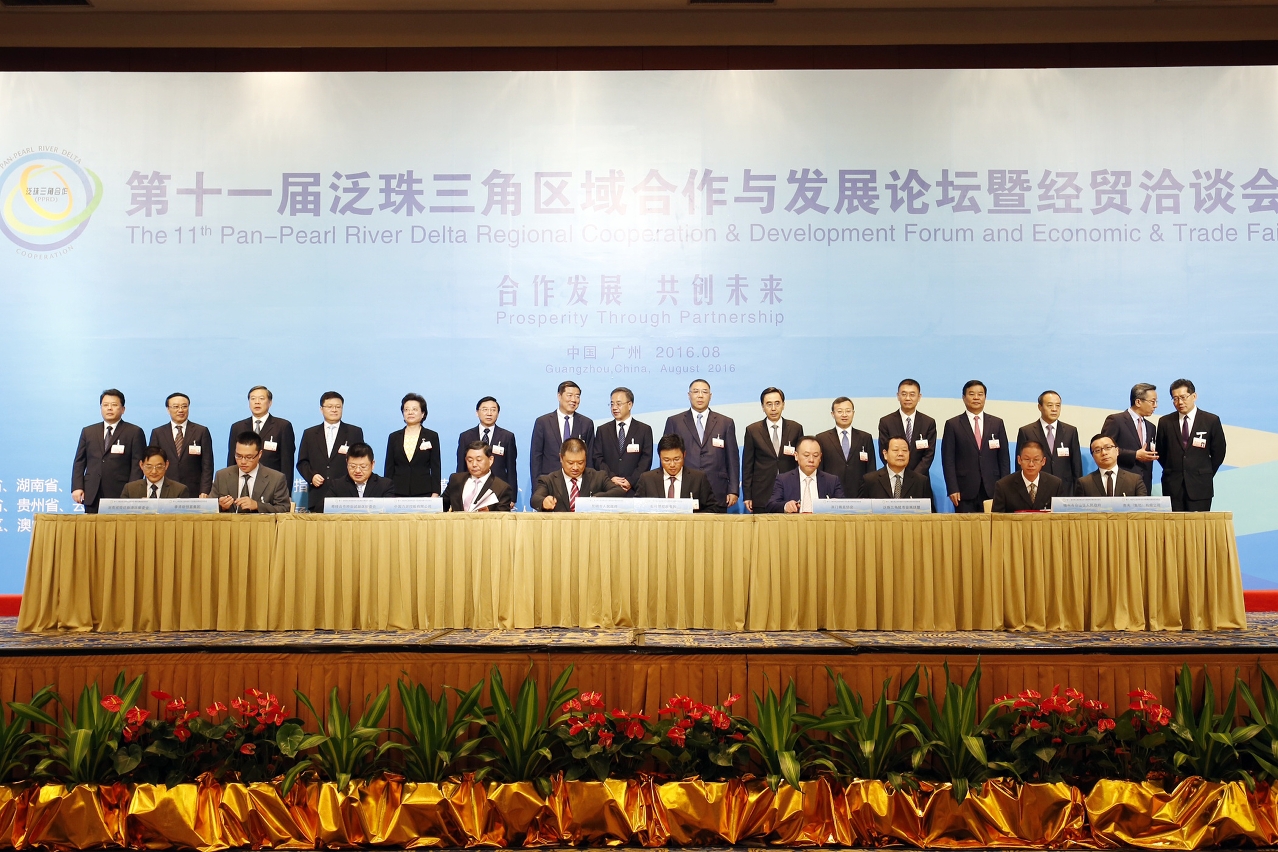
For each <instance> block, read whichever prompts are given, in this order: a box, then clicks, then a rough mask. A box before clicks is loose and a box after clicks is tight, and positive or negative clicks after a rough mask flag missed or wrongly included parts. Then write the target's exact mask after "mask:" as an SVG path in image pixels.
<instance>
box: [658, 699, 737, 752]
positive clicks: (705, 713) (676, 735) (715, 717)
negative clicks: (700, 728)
mask: <svg viewBox="0 0 1278 852" xmlns="http://www.w3.org/2000/svg"><path fill="white" fill-rule="evenodd" d="M740 700H741V696H740V695H735V694H734V695H729V696H728V697H727V698H726V699H724V702H723V704H722V706H719V707H715V706H714V705H711V704H702V703H701V702H699V701H693V700H692V699H691V698H689V697H688V696H686V695H675V696H674V697H673V698H671V699H670V700H669V701H667V702H666V705H665V706H664V707H662V708H661V709H660V710H658V711H657V714H658V715H660V716H677V715H680V714H682V715H683V718H681V719H679V720H677V721H675V723H674V724H673V725H671V726H670V730H669V731H667V732H666V736H667V737H668V738H669V739H670V741H671V742H672V743H674V744H675V745H677V746H680V747H682V746H683V745H684V744H685V743H686V742H687V739H688V731H690V730H691V729H692V727H693V726H694V725H695V724H696V723H697V722H700V721H701V720H702V719H708V720H709V722H710V727H711V728H713V729H714V730H717V731H726V730H728V729H729V728H731V727H732V715H731V714H730V713H728V712H727V708H729V707H731V706H732V705H733V704H736V703H737V702H738V701H740ZM729 737H730V738H732V739H736V740H741V739H744V738H745V735H744V734H742V733H740V732H737V733H734V734H730V735H729Z"/></svg>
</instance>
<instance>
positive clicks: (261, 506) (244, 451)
mask: <svg viewBox="0 0 1278 852" xmlns="http://www.w3.org/2000/svg"><path fill="white" fill-rule="evenodd" d="M288 483H289V478H288V477H287V476H285V475H284V474H282V473H280V472H279V471H277V470H271V469H270V468H269V467H264V466H263V465H262V436H261V435H259V434H257V433H256V432H241V433H240V434H239V435H238V436H236V438H235V466H234V467H224V468H222V469H221V470H219V471H218V472H217V473H216V474H214V475H213V490H212V491H210V492H209V496H210V497H212V498H213V499H214V500H217V505H218V508H219V509H220V510H222V511H223V512H232V513H237V514H243V513H249V514H251V513H254V512H261V513H266V514H282V513H284V512H288V511H291V510H292V508H293V507H292V499H291V498H292V492H290V491H289V487H288Z"/></svg>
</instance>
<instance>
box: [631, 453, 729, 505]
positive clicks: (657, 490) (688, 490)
mask: <svg viewBox="0 0 1278 852" xmlns="http://www.w3.org/2000/svg"><path fill="white" fill-rule="evenodd" d="M657 455H658V457H659V458H660V459H661V467H659V468H657V469H656V470H650V471H648V472H647V473H644V474H641V475H640V476H639V484H638V486H637V487H636V488H635V491H636V495H635V496H637V497H665V498H667V499H675V498H685V499H686V498H688V497H691V498H692V499H694V500H696V501H697V502H696V505H695V507H694V508H693V510H692V511H693V512H709V513H712V514H723V512H724V511H726V510H725V509H724V507H723V504H722V503H720V502H719V499H718V498H717V497H715V494H714V489H712V488H711V487H710V480H709V479H707V478H706V475H705V474H704V473H702V472H701V471H699V470H695V469H693V468H690V467H687V466H686V465H684V457H685V453H684V451H683V439H682V438H680V437H679V436H678V435H666V436H664V437H662V439H661V440H660V441H659V442H658V443H657Z"/></svg>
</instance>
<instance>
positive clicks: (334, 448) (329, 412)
mask: <svg viewBox="0 0 1278 852" xmlns="http://www.w3.org/2000/svg"><path fill="white" fill-rule="evenodd" d="M345 403H346V401H345V400H344V399H342V395H341V394H340V393H338V392H337V391H326V392H325V393H324V395H323V396H321V397H320V414H322V415H323V417H324V422H323V423H321V424H319V425H318V426H312V427H310V428H309V429H307V430H306V431H305V432H303V433H302V446H301V449H300V450H299V451H298V453H297V472H298V473H300V474H301V475H302V479H304V480H306V485H307V489H308V503H307V506H308V507H309V509H310V511H312V512H323V511H324V498H325V497H327V496H328V493H329V487H328V486H329V481H330V480H334V479H345V478H346V476H347V474H346V454H347V453H349V452H350V450H351V446H352V445H354V444H361V443H363V442H364V430H363V429H361V428H359V427H358V426H352V425H350V424H349V423H343V422H342V409H343V406H344V405H345Z"/></svg>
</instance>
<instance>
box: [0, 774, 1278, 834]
mask: <svg viewBox="0 0 1278 852" xmlns="http://www.w3.org/2000/svg"><path fill="white" fill-rule="evenodd" d="M1276 841H1278V791H1275V790H1273V789H1269V790H1262V791H1260V792H1256V793H1251V794H1249V793H1248V792H1247V790H1246V789H1245V788H1244V787H1243V786H1242V785H1241V784H1239V783H1229V784H1222V783H1209V782H1205V781H1202V780H1201V779H1196V778H1191V779H1187V780H1185V781H1182V782H1181V783H1180V784H1179V785H1177V786H1176V787H1175V788H1174V789H1172V790H1170V791H1164V790H1163V788H1162V787H1160V786H1158V785H1155V784H1137V783H1135V782H1122V781H1102V782H1100V783H1099V784H1098V785H1097V786H1096V787H1095V788H1094V789H1093V790H1092V792H1091V793H1090V794H1089V795H1087V796H1084V794H1083V793H1082V791H1080V790H1078V789H1076V788H1073V787H1070V786H1067V785H1065V784H1026V785H1022V784H1017V783H1013V782H1010V781H990V782H986V783H985V784H984V785H983V786H981V787H979V788H974V789H973V791H972V793H971V795H969V796H968V798H967V799H966V800H964V801H963V802H962V803H959V802H957V801H956V800H955V799H954V797H953V795H952V794H951V792H950V789H949V786H948V785H938V786H935V787H933V786H929V785H925V786H924V787H923V788H922V789H920V790H917V791H914V792H899V791H893V790H892V789H891V788H889V787H887V786H886V785H884V784H883V783H882V782H879V781H853V782H849V783H848V784H846V785H844V784H839V783H835V782H829V781H826V780H817V781H809V782H804V783H803V785H802V790H795V789H794V788H791V787H788V786H784V785H783V786H781V787H780V788H779V789H778V790H776V791H773V790H771V789H770V788H769V787H768V785H767V784H766V783H764V782H762V781H760V780H757V779H753V780H752V779H746V780H744V781H742V780H733V781H727V782H716V783H708V782H703V781H679V782H665V783H657V782H655V781H652V780H647V779H643V780H629V781H626V780H608V781H603V782H598V781H574V782H562V781H556V782H555V783H554V784H553V786H552V791H551V793H550V795H549V796H547V797H543V796H541V795H540V794H539V793H538V792H537V791H536V789H535V787H534V785H533V784H531V783H529V782H522V783H514V784H491V785H485V784H480V783H475V782H473V781H470V780H464V779H462V780H454V781H448V782H445V783H443V784H414V783H405V782H402V781H400V780H398V779H396V778H393V777H390V778H383V779H379V780H374V781H369V782H354V783H352V785H351V786H350V787H349V788H348V789H347V790H345V791H339V790H338V788H337V787H336V786H335V785H333V784H327V783H324V784H321V783H309V784H307V783H299V784H297V785H296V786H294V788H293V789H292V790H290V791H289V793H288V794H287V795H282V794H281V793H280V791H279V788H278V787H277V786H276V785H274V784H268V783H256V784H238V783H226V784H220V783H218V782H216V781H213V780H212V779H210V778H208V777H205V778H202V779H201V780H200V782H199V783H196V784H181V785H177V786H175V787H173V788H166V787H164V786H159V785H150V784H139V785H137V786H134V787H126V786H125V785H123V784H116V785H111V786H106V785H104V786H101V787H95V786H82V787H73V788H66V787H62V786H60V785H45V786H25V787H24V786H18V787H0V848H19V849H22V848H32V847H42V848H50V849H57V850H86V849H101V848H119V847H128V848H133V849H156V850H159V849H197V850H202V852H213V851H214V850H221V849H228V848H253V849H317V848H328V849H348V848H358V847H374V846H376V847H391V848H410V849H411V848H425V847H475V846H484V847H546V846H621V845H626V846H644V847H661V846H729V845H737V844H750V845H771V846H782V847H800V846H843V847H846V846H862V847H879V846H888V845H894V846H911V847H918V848H934V849H989V848H1019V849H1059V848H1101V849H1104V848H1114V847H1119V846H1124V847H1137V848H1148V849H1170V850H1190V849H1203V848H1208V847H1214V846H1221V845H1250V846H1268V845H1273V844H1274V843H1275V842H1276Z"/></svg>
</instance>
